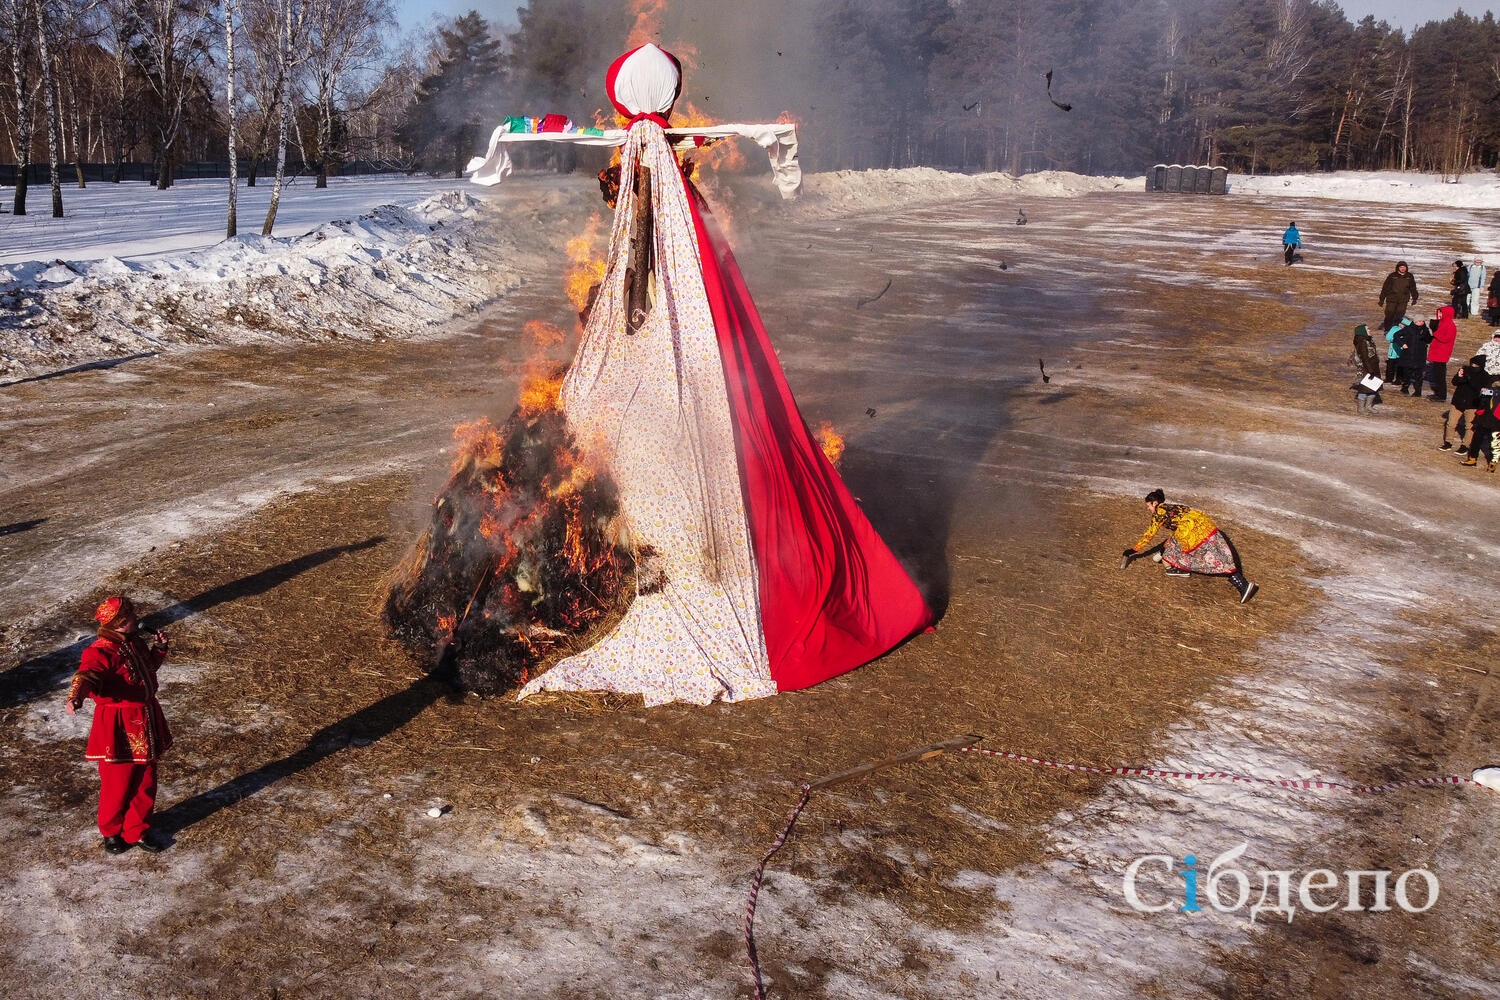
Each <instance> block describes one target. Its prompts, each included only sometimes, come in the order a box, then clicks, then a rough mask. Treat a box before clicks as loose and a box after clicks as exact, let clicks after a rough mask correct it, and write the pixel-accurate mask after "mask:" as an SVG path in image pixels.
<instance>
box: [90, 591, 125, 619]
mask: <svg viewBox="0 0 1500 1000" xmlns="http://www.w3.org/2000/svg"><path fill="white" fill-rule="evenodd" d="M123 603H124V602H123V601H122V599H121V598H118V597H107V598H105V599H104V603H103V604H101V605H99V607H97V608H95V609H94V619H95V620H96V621H97V622H98V623H99V624H100V625H108V624H109V623H110V622H112V621H114V620H115V619H116V618H118V617H119V616H120V606H121V605H122V604H123Z"/></svg>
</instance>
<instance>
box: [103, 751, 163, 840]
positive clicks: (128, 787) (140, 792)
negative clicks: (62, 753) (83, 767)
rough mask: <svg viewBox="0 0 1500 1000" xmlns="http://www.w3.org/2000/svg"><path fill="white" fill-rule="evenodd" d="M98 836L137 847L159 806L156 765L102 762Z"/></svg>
mask: <svg viewBox="0 0 1500 1000" xmlns="http://www.w3.org/2000/svg"><path fill="white" fill-rule="evenodd" d="M99 785H100V787H99V833H100V834H102V835H103V836H106V837H113V836H116V835H119V836H122V837H124V838H125V839H126V840H128V841H129V842H130V843H132V844H134V843H136V842H137V841H139V840H140V839H141V838H142V837H143V836H145V834H146V829H147V827H149V826H150V825H151V807H152V806H153V805H154V804H155V803H156V765H155V764H109V763H106V762H105V761H102V760H101V761H100V762H99Z"/></svg>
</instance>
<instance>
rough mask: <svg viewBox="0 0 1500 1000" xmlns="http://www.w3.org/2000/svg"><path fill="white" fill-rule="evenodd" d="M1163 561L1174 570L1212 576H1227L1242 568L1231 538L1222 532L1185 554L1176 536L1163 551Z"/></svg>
mask: <svg viewBox="0 0 1500 1000" xmlns="http://www.w3.org/2000/svg"><path fill="white" fill-rule="evenodd" d="M1161 560H1162V562H1164V563H1166V564H1167V565H1168V566H1171V567H1172V568H1173V569H1182V570H1187V571H1188V572H1189V573H1207V574H1209V575H1211V576H1227V575H1229V574H1230V573H1233V572H1235V571H1236V570H1238V569H1239V568H1240V566H1239V563H1238V562H1237V561H1236V560H1235V558H1234V549H1233V548H1231V547H1230V545H1229V538H1228V536H1226V535H1225V534H1224V532H1222V531H1215V532H1214V533H1213V534H1212V535H1209V536H1208V537H1207V538H1205V539H1204V540H1203V541H1201V542H1199V543H1198V545H1197V547H1196V548H1194V549H1193V550H1192V551H1191V552H1184V551H1183V550H1182V546H1181V545H1179V544H1178V542H1177V539H1176V537H1175V536H1174V537H1172V538H1168V539H1167V543H1166V545H1164V546H1163V547H1162V550H1161Z"/></svg>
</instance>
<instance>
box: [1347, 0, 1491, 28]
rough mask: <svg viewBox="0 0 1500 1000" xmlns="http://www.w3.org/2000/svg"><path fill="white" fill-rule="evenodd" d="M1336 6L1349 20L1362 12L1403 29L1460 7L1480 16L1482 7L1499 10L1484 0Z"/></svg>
mask: <svg viewBox="0 0 1500 1000" xmlns="http://www.w3.org/2000/svg"><path fill="white" fill-rule="evenodd" d="M1339 6H1340V7H1342V8H1344V14H1345V15H1346V16H1347V17H1348V18H1349V20H1351V21H1358V20H1360V19H1362V18H1363V17H1364V16H1365V15H1366V14H1374V15H1375V20H1377V21H1389V22H1390V23H1391V24H1393V25H1395V26H1396V27H1398V28H1403V29H1405V30H1406V31H1408V32H1409V31H1411V29H1413V28H1415V27H1417V26H1418V25H1420V24H1426V23H1427V22H1428V21H1441V20H1443V19H1444V18H1446V17H1450V16H1451V15H1452V14H1453V12H1454V11H1459V10H1461V11H1463V12H1464V13H1465V14H1468V15H1469V16H1470V17H1483V16H1484V12H1485V11H1500V4H1494V3H1488V2H1486V0H1469V2H1468V3H1461V2H1459V0H1342V2H1341V3H1339Z"/></svg>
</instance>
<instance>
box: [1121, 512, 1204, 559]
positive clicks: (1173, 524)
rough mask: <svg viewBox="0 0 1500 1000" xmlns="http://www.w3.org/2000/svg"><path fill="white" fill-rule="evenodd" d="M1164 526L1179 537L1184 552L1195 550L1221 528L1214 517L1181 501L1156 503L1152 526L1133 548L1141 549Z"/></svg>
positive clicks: (1135, 549) (1137, 550)
mask: <svg viewBox="0 0 1500 1000" xmlns="http://www.w3.org/2000/svg"><path fill="white" fill-rule="evenodd" d="M1163 528H1165V529H1166V530H1167V531H1170V532H1171V533H1172V534H1173V535H1174V536H1175V537H1176V538H1177V544H1178V545H1181V546H1182V551H1184V552H1191V551H1193V550H1194V549H1196V548H1197V547H1198V546H1200V545H1202V544H1203V543H1204V542H1206V541H1208V537H1209V536H1210V535H1212V534H1213V533H1214V532H1215V531H1218V530H1219V529H1218V526H1217V525H1215V524H1214V522H1213V519H1212V518H1210V517H1209V516H1208V515H1207V514H1205V513H1203V511H1201V510H1194V509H1193V508H1191V507H1185V506H1183V505H1182V504H1180V503H1159V504H1157V505H1156V513H1155V514H1153V515H1151V527H1149V528H1147V529H1146V533H1145V534H1144V535H1142V536H1141V540H1140V541H1138V542H1136V543H1135V545H1133V546H1131V548H1132V549H1133V550H1134V551H1136V552H1139V551H1141V549H1144V548H1145V547H1146V546H1147V544H1149V543H1150V541H1151V539H1153V538H1155V537H1156V533H1157V532H1158V531H1161V530H1162V529H1163Z"/></svg>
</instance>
